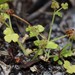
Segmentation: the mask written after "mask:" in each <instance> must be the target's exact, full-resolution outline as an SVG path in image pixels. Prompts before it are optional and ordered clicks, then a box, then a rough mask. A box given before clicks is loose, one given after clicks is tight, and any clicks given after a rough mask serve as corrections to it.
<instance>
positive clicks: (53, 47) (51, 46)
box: [46, 41, 58, 49]
mask: <svg viewBox="0 0 75 75" xmlns="http://www.w3.org/2000/svg"><path fill="white" fill-rule="evenodd" d="M46 48H51V49H57V48H58V44H56V43H55V42H52V41H49V42H48V43H47V46H46Z"/></svg>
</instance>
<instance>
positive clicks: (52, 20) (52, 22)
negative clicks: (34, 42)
mask: <svg viewBox="0 0 75 75" xmlns="http://www.w3.org/2000/svg"><path fill="white" fill-rule="evenodd" d="M54 18H55V11H54V14H53V18H52V22H51V25H50V31H49V36H48V41H49V40H50V37H51V32H52V25H53V23H54Z"/></svg>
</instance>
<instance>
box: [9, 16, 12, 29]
mask: <svg viewBox="0 0 75 75" xmlns="http://www.w3.org/2000/svg"><path fill="white" fill-rule="evenodd" d="M9 25H10V28H11V29H12V24H11V20H10V17H9Z"/></svg>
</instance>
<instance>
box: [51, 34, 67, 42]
mask: <svg viewBox="0 0 75 75" xmlns="http://www.w3.org/2000/svg"><path fill="white" fill-rule="evenodd" d="M65 37H67V35H64V36H61V37H58V38H54V39H53V40H51V41H57V40H59V39H62V38H65Z"/></svg>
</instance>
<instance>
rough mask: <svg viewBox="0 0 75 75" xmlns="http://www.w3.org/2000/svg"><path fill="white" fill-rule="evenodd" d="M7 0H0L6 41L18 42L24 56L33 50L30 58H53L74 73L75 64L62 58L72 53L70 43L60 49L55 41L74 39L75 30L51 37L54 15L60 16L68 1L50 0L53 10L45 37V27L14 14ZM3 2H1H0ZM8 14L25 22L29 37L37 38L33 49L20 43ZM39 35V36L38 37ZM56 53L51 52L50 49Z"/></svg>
mask: <svg viewBox="0 0 75 75" xmlns="http://www.w3.org/2000/svg"><path fill="white" fill-rule="evenodd" d="M6 1H8V0H5V1H4V0H3V1H0V4H1V5H0V22H1V23H3V24H5V25H6V29H5V30H4V31H3V34H4V35H5V36H4V39H5V41H6V42H8V43H10V42H12V41H13V42H14V43H15V42H16V43H18V44H19V46H20V48H21V49H22V51H23V53H24V55H25V56H29V55H30V54H31V53H33V52H34V54H35V55H34V57H33V58H32V60H34V59H36V58H38V57H39V58H40V59H42V60H43V61H46V62H47V61H49V59H50V58H51V59H53V60H54V62H58V64H59V65H62V64H63V61H64V64H63V67H64V68H65V69H66V70H67V72H68V73H71V74H72V73H75V70H74V69H75V65H71V64H70V62H69V61H67V60H65V59H64V58H67V57H70V56H72V54H73V51H72V49H71V44H66V45H65V46H64V47H63V48H62V49H60V46H59V44H57V43H56V41H57V40H59V39H62V38H65V37H69V38H70V39H73V40H75V30H73V29H72V30H67V31H66V35H64V36H60V37H58V38H53V39H51V34H52V26H53V23H54V19H55V16H56V15H57V16H59V17H62V13H61V10H62V9H63V10H66V9H68V3H62V4H61V6H60V5H59V3H58V2H57V1H56V0H52V4H51V8H52V9H53V10H54V13H53V17H52V22H51V24H50V30H49V33H48V37H47V38H46V37H45V36H44V35H43V32H44V31H45V28H44V27H43V26H42V25H40V24H38V25H33V26H32V25H31V24H30V23H29V22H28V21H26V20H24V19H22V18H20V17H19V16H17V15H15V14H14V12H13V11H12V10H10V9H9V6H8V4H7V3H5V2H6ZM2 3H3V4H2ZM10 15H11V16H13V17H16V18H18V19H19V20H21V21H23V22H25V23H26V24H27V25H28V27H27V28H26V31H27V32H29V36H30V37H36V38H37V40H36V41H34V44H35V45H36V46H37V48H35V49H34V50H31V49H26V48H25V47H24V46H23V45H22V43H21V42H20V41H19V37H20V36H19V35H18V34H17V33H15V32H14V30H13V27H12V23H11V19H10ZM6 19H8V20H9V23H7V22H6ZM39 37H40V38H39ZM55 50H57V52H56V53H54V54H52V53H51V51H53V52H55Z"/></svg>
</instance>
